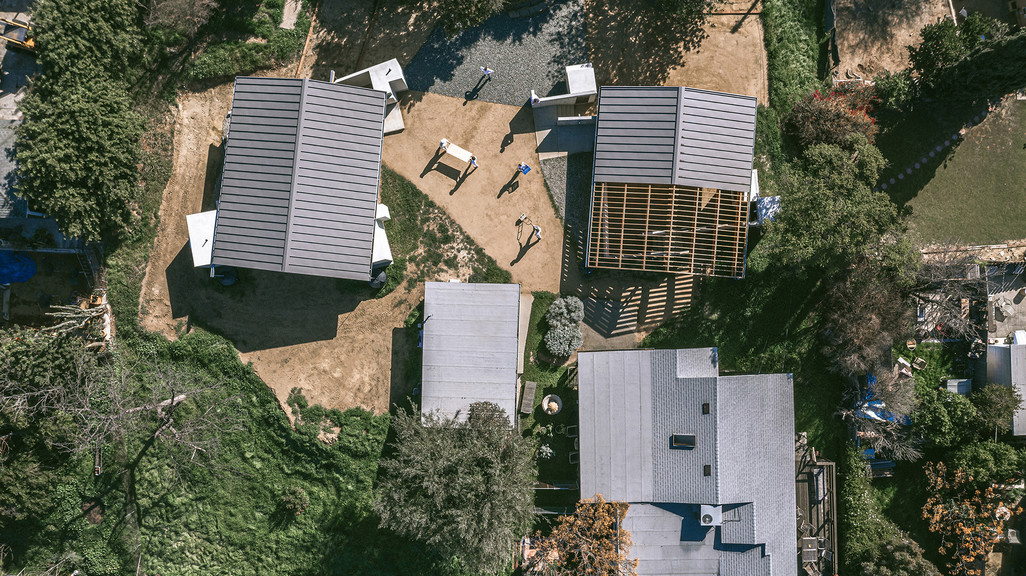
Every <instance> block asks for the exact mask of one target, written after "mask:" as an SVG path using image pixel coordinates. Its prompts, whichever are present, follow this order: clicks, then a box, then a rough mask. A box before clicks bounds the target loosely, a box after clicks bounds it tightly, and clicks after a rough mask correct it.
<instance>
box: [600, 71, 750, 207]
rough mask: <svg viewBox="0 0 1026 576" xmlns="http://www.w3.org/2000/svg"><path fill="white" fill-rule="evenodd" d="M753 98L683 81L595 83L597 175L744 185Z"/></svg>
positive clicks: (627, 180)
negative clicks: (626, 84)
mask: <svg viewBox="0 0 1026 576" xmlns="http://www.w3.org/2000/svg"><path fill="white" fill-rule="evenodd" d="M757 106H758V100H757V99H756V98H755V97H754V96H741V95H738V94H728V93H725V92H713V91H710V90H699V89H697V88H685V87H683V86H680V87H677V86H648V87H621V86H603V87H602V88H601V89H600V90H599V102H598V120H597V123H596V124H597V125H596V128H595V172H594V181H595V182H609V183H630V184H672V185H677V186H693V187H696V188H714V189H717V190H730V191H733V192H745V193H747V192H748V191H749V189H750V188H751V180H752V160H753V157H754V154H755V117H756V108H757Z"/></svg>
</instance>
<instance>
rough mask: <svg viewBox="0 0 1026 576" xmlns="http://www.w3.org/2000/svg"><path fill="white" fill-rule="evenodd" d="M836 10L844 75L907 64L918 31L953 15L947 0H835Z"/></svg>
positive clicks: (868, 75)
mask: <svg viewBox="0 0 1026 576" xmlns="http://www.w3.org/2000/svg"><path fill="white" fill-rule="evenodd" d="M834 10H835V13H836V19H835V26H836V30H837V51H838V54H839V56H840V64H838V66H837V72H838V74H839V75H840V77H841V78H842V79H843V78H849V77H854V76H856V75H857V76H862V77H863V78H866V79H869V78H872V77H873V76H875V75H877V74H880V73H882V72H884V71H885V70H886V71H890V72H897V71H898V70H901V69H903V68H905V67H906V66H907V65H908V46H915V45H917V44H918V42H919V31H920V30H921V29H922V28H923V27H924V26H926V25H927V24H932V23H934V22H937V21H938V20H940V19H942V18H950V17H951V9H950V7H949V5H948V2H947V0H835V1H834Z"/></svg>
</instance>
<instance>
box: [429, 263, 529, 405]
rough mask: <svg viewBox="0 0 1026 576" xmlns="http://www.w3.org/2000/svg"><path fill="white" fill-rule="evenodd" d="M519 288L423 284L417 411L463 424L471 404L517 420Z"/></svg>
mask: <svg viewBox="0 0 1026 576" xmlns="http://www.w3.org/2000/svg"><path fill="white" fill-rule="evenodd" d="M519 320H520V285H519V284H463V283H450V282H427V283H425V285H424V359H423V373H422V384H421V386H422V392H421V409H422V411H423V412H424V413H430V412H433V411H435V410H438V411H439V412H440V413H441V415H442V416H444V417H450V418H453V417H454V418H459V419H461V420H462V419H466V415H467V412H468V410H469V409H470V405H471V404H472V403H474V402H492V403H494V404H498V405H499V406H500V407H501V408H502V409H503V410H505V411H506V415H507V416H508V417H509V418H510V420H511V421H512V419H513V417H514V415H515V414H516V395H517V351H518V344H517V335H518V333H519V324H520V322H519Z"/></svg>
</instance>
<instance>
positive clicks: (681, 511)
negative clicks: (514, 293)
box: [578, 348, 797, 576]
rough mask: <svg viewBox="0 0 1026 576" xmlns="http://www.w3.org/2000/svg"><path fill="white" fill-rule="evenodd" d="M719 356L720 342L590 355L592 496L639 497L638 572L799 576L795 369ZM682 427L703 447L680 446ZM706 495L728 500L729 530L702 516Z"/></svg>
mask: <svg viewBox="0 0 1026 576" xmlns="http://www.w3.org/2000/svg"><path fill="white" fill-rule="evenodd" d="M717 360H718V359H717V354H716V350H715V349H713V348H701V349H691V350H629V351H612V352H606V351H603V352H581V353H580V354H579V356H578V381H579V384H580V445H581V454H580V472H581V496H582V497H584V498H588V497H590V496H592V495H594V494H602V495H603V496H604V497H605V498H607V499H609V500H622V501H627V502H630V503H631V511H630V512H629V513H628V520H629V522H628V521H625V527H627V528H628V529H629V530H631V533H632V535H633V537H634V542H635V549H634V550H635V552H634V553H635V554H636V556H637V557H638V558H639V560H640V564H639V567H638V573H639V574H723V575H727V574H731V575H738V576H756V575H760V576H762V575H769V574H773V575H778V574H784V575H787V576H791V575H793V574H795V573H796V571H797V564H796V560H795V553H796V545H795V539H794V534H795V516H794V509H795V489H794V407H793V397H792V394H793V387H792V383H791V378H790V376H789V375H786V374H768V375H754V376H727V377H725V376H718V366H717ZM703 404H709V414H703V412H704V409H703ZM672 434H694V435H695V436H696V437H697V441H696V445H695V448H694V449H690V450H688V449H684V450H681V449H674V448H672V447H671V446H670V435H672ZM706 465H708V466H709V467H710V475H709V476H705V474H704V470H703V468H704V466H706ZM701 504H712V505H722V506H723V515H724V521H725V522H724V524H723V527H722V528H720V529H719V530H720V533H719V538H717V537H714V535H713V534H712V532H713V531H714V530H710V529H707V528H702V527H701V526H700V525H699V524H698V521H697V509H696V507H697V506H698V505H701ZM639 536H640V537H639ZM725 545H726V546H725ZM763 550H764V551H765V555H764V554H763ZM771 569H772V570H771Z"/></svg>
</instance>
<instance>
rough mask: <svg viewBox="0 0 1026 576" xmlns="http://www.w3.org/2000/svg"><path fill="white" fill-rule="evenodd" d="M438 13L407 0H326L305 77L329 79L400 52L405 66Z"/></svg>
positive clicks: (309, 49)
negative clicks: (406, 0) (331, 76)
mask: <svg viewBox="0 0 1026 576" xmlns="http://www.w3.org/2000/svg"><path fill="white" fill-rule="evenodd" d="M437 21H438V18H437V16H436V15H435V12H434V11H433V10H427V11H418V10H417V9H416V6H414V3H411V2H404V1H403V0H321V2H320V6H319V7H318V8H317V19H316V23H315V29H314V37H313V39H312V41H311V42H310V45H309V46H308V47H307V52H306V54H305V55H304V57H303V69H302V70H301V71H300V74H299V75H300V77H303V78H315V79H318V80H327V79H328V76H329V75H330V72H331V70H334V71H335V72H336V73H337V74H338V75H340V76H345V75H347V74H350V73H352V72H356V71H357V70H361V69H363V68H366V67H368V66H372V65H374V64H377V63H379V62H384V61H386V60H390V59H392V58H395V59H397V60H399V64H400V65H402V66H406V65H407V64H409V62H410V60H412V59H413V56H414V55H415V54H416V53H417V51H418V50H420V47H421V46H422V45H423V44H424V42H425V41H427V39H428V36H430V35H431V32H432V31H433V30H434V28H435V24H436V23H437Z"/></svg>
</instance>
